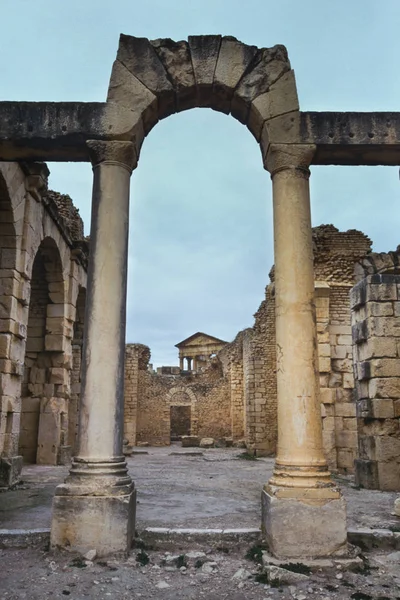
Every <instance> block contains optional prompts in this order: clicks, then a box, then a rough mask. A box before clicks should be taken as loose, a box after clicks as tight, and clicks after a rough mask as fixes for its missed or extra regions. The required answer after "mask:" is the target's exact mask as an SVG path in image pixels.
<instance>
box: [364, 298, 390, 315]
mask: <svg viewBox="0 0 400 600" xmlns="http://www.w3.org/2000/svg"><path fill="white" fill-rule="evenodd" d="M367 315H368V316H372V317H391V316H393V304H392V302H368V304H367Z"/></svg>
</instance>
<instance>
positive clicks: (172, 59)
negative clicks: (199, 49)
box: [151, 39, 196, 111]
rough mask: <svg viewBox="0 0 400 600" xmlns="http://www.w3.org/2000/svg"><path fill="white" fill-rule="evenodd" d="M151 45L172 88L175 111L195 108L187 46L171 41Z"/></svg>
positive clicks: (193, 81)
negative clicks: (174, 97) (174, 94)
mask: <svg viewBox="0 0 400 600" xmlns="http://www.w3.org/2000/svg"><path fill="white" fill-rule="evenodd" d="M151 43H152V45H153V46H154V48H155V50H156V52H157V55H158V57H159V59H160V60H161V62H162V64H163V65H164V68H165V70H166V72H167V74H168V78H169V79H170V81H172V84H173V86H174V89H175V93H176V105H177V110H178V111H180V110H185V109H187V108H193V107H194V106H196V81H195V78H194V72H193V65H192V60H191V56H190V48H189V44H188V43H187V42H186V41H180V42H174V41H173V40H171V39H161V40H153V41H152V42H151Z"/></svg>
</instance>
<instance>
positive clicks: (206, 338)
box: [176, 331, 227, 348]
mask: <svg viewBox="0 0 400 600" xmlns="http://www.w3.org/2000/svg"><path fill="white" fill-rule="evenodd" d="M215 344H227V342H225V341H224V340H220V339H219V338H216V337H214V336H213V335H208V334H207V333H203V332H201V331H198V332H197V333H194V334H193V335H191V336H189V337H188V338H186V339H185V340H182V342H179V344H176V348H190V347H191V346H206V345H215Z"/></svg>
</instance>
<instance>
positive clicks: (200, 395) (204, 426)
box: [124, 344, 232, 446]
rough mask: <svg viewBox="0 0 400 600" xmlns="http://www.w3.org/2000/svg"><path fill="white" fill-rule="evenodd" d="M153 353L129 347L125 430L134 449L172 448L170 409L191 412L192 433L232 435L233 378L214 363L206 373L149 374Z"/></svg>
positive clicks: (217, 362)
mask: <svg viewBox="0 0 400 600" xmlns="http://www.w3.org/2000/svg"><path fill="white" fill-rule="evenodd" d="M149 359H150V350H149V348H148V347H147V346H143V345H142V344H129V345H128V346H127V348H126V368H125V426H124V435H125V440H126V443H127V444H129V445H135V444H141V443H144V442H147V443H149V444H151V445H156V446H157V445H168V444H170V436H171V406H188V407H190V410H191V433H192V434H193V435H199V436H200V437H213V438H215V439H219V438H223V437H231V433H232V427H231V403H230V380H229V377H228V376H227V375H224V374H223V369H222V364H221V362H220V361H219V360H217V359H213V360H212V361H211V364H210V365H209V367H208V368H207V370H206V371H205V372H204V373H200V374H186V375H182V376H181V375H164V374H156V373H153V372H150V371H149V370H148V362H149Z"/></svg>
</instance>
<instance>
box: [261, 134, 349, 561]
mask: <svg viewBox="0 0 400 600" xmlns="http://www.w3.org/2000/svg"><path fill="white" fill-rule="evenodd" d="M314 151H315V147H313V146H284V145H274V146H272V147H271V148H270V150H269V155H268V157H267V166H268V170H269V171H270V172H271V174H272V180H273V202H274V240H275V242H274V248H275V310H276V348H277V365H276V366H277V391H278V448H277V456H276V462H275V469H274V473H273V476H272V477H271V479H270V480H269V482H268V484H267V485H266V486H264V490H263V493H262V528H263V530H264V532H265V534H266V538H267V540H268V546H269V549H270V551H271V552H272V553H273V554H275V555H276V556H278V557H280V558H299V557H303V556H310V557H321V556H328V555H331V554H333V553H335V552H336V551H343V548H344V547H345V546H346V539H347V532H346V510H345V503H344V500H343V498H342V497H341V494H340V490H339V489H337V488H336V487H335V486H334V484H333V482H332V480H331V478H330V473H329V471H328V469H327V464H326V460H325V457H324V453H323V447H322V423H321V406H320V396H319V373H318V356H317V330H316V318H315V304H314V264H313V251H312V229H311V215H310V197H309V184H308V178H309V170H308V166H309V164H310V162H311V160H312V157H313V154H314ZM268 158H269V160H268Z"/></svg>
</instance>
